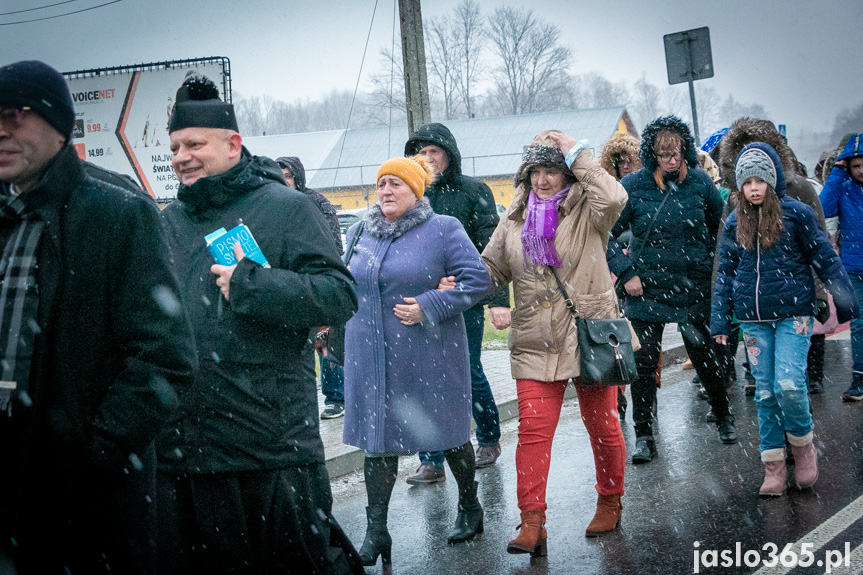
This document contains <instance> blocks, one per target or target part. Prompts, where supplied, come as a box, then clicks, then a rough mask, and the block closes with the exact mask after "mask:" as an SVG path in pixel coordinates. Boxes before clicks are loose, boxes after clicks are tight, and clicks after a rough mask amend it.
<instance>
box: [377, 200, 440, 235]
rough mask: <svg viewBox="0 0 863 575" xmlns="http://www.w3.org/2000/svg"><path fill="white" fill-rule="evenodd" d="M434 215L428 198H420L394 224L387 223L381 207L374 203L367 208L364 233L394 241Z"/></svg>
mask: <svg viewBox="0 0 863 575" xmlns="http://www.w3.org/2000/svg"><path fill="white" fill-rule="evenodd" d="M433 215H434V211H433V210H432V207H431V204H430V203H429V201H428V198H421V199H420V200H418V201H417V203H416V204H414V206H413V207H412V208H411V209H409V210H408V211H406V212H405V213H403V214H402V216H401V217H400V218H399V219H397V220H396V221H394V222H389V221H387V219H386V218H385V217H384V213H383V211H381V205H380V204H379V203H374V204H372V205H371V206H369V211H368V212H366V216H365V218H363V219H364V220H365V222H366V231H367V232H368V233H369V234H371V235H373V236H375V237H378V238H393V239H396V238H398V237H400V236H402V235H404V234H405V233H406V232H408V231H410V230H412V229H413V228H415V227H417V226H418V225H420V224H422V223H425V222H427V221H428V220H429V219H430V218H431V217H432V216H433Z"/></svg>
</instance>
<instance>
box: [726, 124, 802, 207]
mask: <svg viewBox="0 0 863 575" xmlns="http://www.w3.org/2000/svg"><path fill="white" fill-rule="evenodd" d="M752 142H764V143H765V144H767V145H769V146H770V147H771V148H773V149H774V150H775V151H776V154H777V155H778V156H779V158H780V159H781V160H782V167H783V168H784V170H785V172H786V173H788V174H793V173H795V166H796V165H797V160H796V158H795V157H794V152H792V151H791V148H789V147H788V144H787V143H786V142H785V138H783V137H782V135H781V134H779V132H777V131H776V126H775V125H774V124H773V122H771V121H770V120H760V119H758V118H749V117H743V118H739V119H738V120H736V121H735V122H734V123H733V124H731V127H730V128H729V129H728V132H727V133H726V134H725V136H723V137H722V141H720V142H719V174H720V176H721V177H722V187H724V188H728V189H729V190H731V192H732V193H734V192H736V191H737V186H736V185H735V182H734V162H735V161H736V160H737V156H739V155H740V152H741V151H742V150H743V148H744V146H746V144H751V143H752Z"/></svg>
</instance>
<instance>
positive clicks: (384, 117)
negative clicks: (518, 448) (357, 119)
mask: <svg viewBox="0 0 863 575" xmlns="http://www.w3.org/2000/svg"><path fill="white" fill-rule="evenodd" d="M401 52H402V49H401V42H397V43H396V47H395V49H394V50H389V49H387V48H384V49H382V50H381V51H380V58H379V60H380V62H381V64H382V66H381V68H382V71H381V72H379V73H377V74H374V75H372V77H371V83H372V91H371V93H370V94H369V96H368V100H367V102H366V105H364V106H362V107H361V110H360V112H361V114H360V115H361V116H362V118H363V119H362V122H363V123H365V124H368V125H387V124H390V118H392V122H393V123H402V122H407V100H406V98H405V75H404V62H403V61H402V58H401V56H399V57H395V54H399V55H400V54H401Z"/></svg>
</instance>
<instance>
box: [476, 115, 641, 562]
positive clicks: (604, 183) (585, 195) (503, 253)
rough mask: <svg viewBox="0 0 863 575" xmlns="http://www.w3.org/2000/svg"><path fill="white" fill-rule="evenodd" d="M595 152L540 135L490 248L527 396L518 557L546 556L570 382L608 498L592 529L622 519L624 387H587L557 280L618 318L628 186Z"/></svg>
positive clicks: (513, 545) (594, 312)
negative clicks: (613, 246)
mask: <svg viewBox="0 0 863 575" xmlns="http://www.w3.org/2000/svg"><path fill="white" fill-rule="evenodd" d="M586 148H587V143H586V141H584V140H582V141H581V142H578V143H576V141H575V140H574V139H573V138H571V137H569V136H567V135H565V134H563V133H561V132H558V131H552V130H548V131H544V132H540V133H539V134H537V135H536V136H535V137H534V139H533V142H532V143H531V146H530V148H528V149H527V151H526V152H525V153H524V156H523V163H522V165H521V167H520V168H519V170H518V173H517V174H516V176H515V186H516V192H515V197H514V198H513V201H512V203H511V204H510V207H509V209H508V210H507V213H506V215H505V216H504V217H503V218H502V219H501V222H500V224H499V225H498V227H497V229H496V230H495V231H494V234H493V235H492V237H491V240H490V241H489V244H488V245H487V246H486V248H485V250H483V259H484V260H485V262H486V265H487V266H488V270H489V273H490V274H491V277H492V280H493V281H494V283H495V284H496V285H497V286H505V285H507V284H508V283H509V282H512V284H513V293H514V299H515V308H514V310H513V312H512V325H511V331H510V339H509V347H510V352H511V358H510V360H511V361H510V363H511V367H512V376H513V378H515V380H516V388H517V392H518V410H519V426H518V446H517V447H516V454H515V465H516V469H517V471H518V487H517V491H518V506H519V509H520V510H521V525H520V528H521V531H520V532H519V534H518V537H516V538H515V539H514V540H512V541H510V542H509V545H508V546H507V551H508V552H509V553H530V554H531V555H533V556H540V555H545V550H546V530H545V527H544V526H543V524H544V522H545V511H546V502H545V489H546V483H547V479H548V469H549V464H550V458H551V444H552V439H553V437H554V431H555V428H556V427H557V421H558V418H559V417H560V408H561V405H562V402H563V393H564V390H565V389H566V386H567V384H568V383H569V380H570V379H571V380H573V381H574V382H575V390H576V392H577V393H578V402H579V406H580V408H581V415H582V419H583V421H584V424H585V427H586V428H587V431H588V434H589V435H590V442H591V446H592V447H593V456H594V461H595V464H596V479H597V483H596V490H597V492H598V494H599V499H598V502H597V508H596V514H595V515H594V517H593V520H592V521H591V522H590V524H589V525H588V527H587V530H586V532H585V534H586V535H587V536H588V537H592V536H597V535H600V534H602V533H607V532H609V531H611V530H613V529H614V528H615V527H616V526H617V525H618V523H619V521H620V513H621V509H622V507H621V504H620V497H621V495H623V470H624V467H625V464H626V448H625V445H624V441H623V433H622V432H621V430H620V420H619V419H618V418H617V414H616V413H615V411H616V409H617V388H616V387H614V386H611V387H605V386H601V387H585V386H582V385H580V383H579V382H580V380H579V375H580V367H579V356H578V343H577V342H578V340H577V337H576V329H575V322H574V321H573V319H572V316H571V314H570V311H569V309H568V308H567V307H566V304H565V302H564V297H563V296H562V295H561V291H560V289H559V287H558V284H557V280H556V279H555V275H557V277H558V278H559V280H560V281H561V282H562V283H563V284H564V285H565V286H567V291H568V294H569V296H570V298H571V299H572V300H573V301H574V302H575V305H576V307H577V309H578V311H579V315H581V316H582V317H588V318H615V317H619V310H618V305H617V298H616V296H615V293H614V286H613V285H612V282H611V274H610V273H609V270H608V265H607V264H606V262H605V250H606V245H607V243H608V232H609V231H610V230H611V227H612V225H614V222H615V220H617V216H618V215H619V214H620V211H621V209H623V206H624V204H625V203H626V192H625V191H624V189H623V187H622V186H621V185H620V183H618V182H617V181H616V180H615V179H614V177H612V176H611V175H610V174H609V173H608V172H606V171H605V170H603V169H602V168H601V167H600V165H599V164H598V163H597V162H596V160H595V159H594V158H593V155H592V154H591V153H590V151H588V150H587V149H586Z"/></svg>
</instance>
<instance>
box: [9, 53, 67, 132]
mask: <svg viewBox="0 0 863 575" xmlns="http://www.w3.org/2000/svg"><path fill="white" fill-rule="evenodd" d="M16 106H29V107H30V109H31V110H33V111H34V112H36V113H37V114H39V115H40V116H41V117H42V118H43V119H44V120H45V121H46V122H48V123H49V124H51V126H52V127H53V128H54V129H55V130H57V131H58V132H60V134H61V135H63V136H65V137H66V138H69V137H70V136H71V135H72V128H73V127H75V105H74V104H73V103H72V94H71V93H70V92H69V85H68V84H67V83H66V79H65V78H64V77H63V75H62V74H61V73H60V72H58V71H57V70H55V69H54V68H52V67H51V66H49V65H48V64H45V63H44V62H39V61H37V60H25V61H23V62H15V63H14V64H9V65H7V66H3V67H2V68H0V108H9V107H16Z"/></svg>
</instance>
